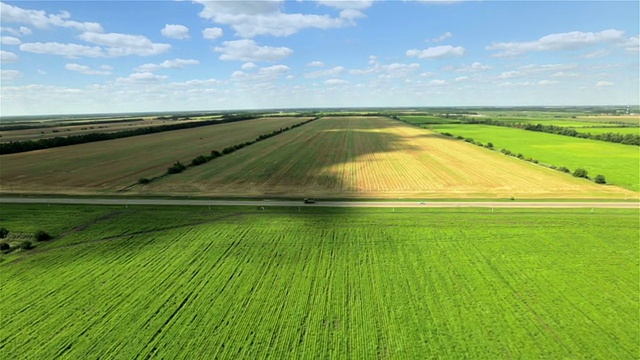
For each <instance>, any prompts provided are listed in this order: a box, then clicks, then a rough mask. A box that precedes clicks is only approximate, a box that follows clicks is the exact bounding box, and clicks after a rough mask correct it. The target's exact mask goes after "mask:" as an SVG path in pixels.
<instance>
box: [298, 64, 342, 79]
mask: <svg viewBox="0 0 640 360" xmlns="http://www.w3.org/2000/svg"><path fill="white" fill-rule="evenodd" d="M346 70H347V69H345V68H344V67H342V66H336V67H334V68H331V69H326V70H318V71H312V72H308V73H306V74H304V77H305V78H307V79H313V78H318V77H336V76H340V75H342V74H343V73H344V72H345V71H346Z"/></svg>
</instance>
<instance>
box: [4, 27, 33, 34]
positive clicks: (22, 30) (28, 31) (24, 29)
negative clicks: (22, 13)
mask: <svg viewBox="0 0 640 360" xmlns="http://www.w3.org/2000/svg"><path fill="white" fill-rule="evenodd" d="M0 32H6V33H9V34H11V35H15V36H23V35H31V33H32V31H31V29H29V28H28V27H26V26H20V28H19V29H17V30H16V29H14V28H11V27H4V26H0Z"/></svg>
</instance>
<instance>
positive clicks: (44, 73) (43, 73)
mask: <svg viewBox="0 0 640 360" xmlns="http://www.w3.org/2000/svg"><path fill="white" fill-rule="evenodd" d="M38 74H39V75H46V74H47V72H46V71H44V70H42V69H38Z"/></svg>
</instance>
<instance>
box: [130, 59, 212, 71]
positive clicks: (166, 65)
mask: <svg viewBox="0 0 640 360" xmlns="http://www.w3.org/2000/svg"><path fill="white" fill-rule="evenodd" d="M198 64H200V62H199V61H198V60H193V59H173V60H165V61H163V62H161V63H160V64H143V65H140V66H138V67H137V68H136V69H135V70H136V71H138V72H154V71H157V70H160V69H182V68H184V67H185V66H187V65H198Z"/></svg>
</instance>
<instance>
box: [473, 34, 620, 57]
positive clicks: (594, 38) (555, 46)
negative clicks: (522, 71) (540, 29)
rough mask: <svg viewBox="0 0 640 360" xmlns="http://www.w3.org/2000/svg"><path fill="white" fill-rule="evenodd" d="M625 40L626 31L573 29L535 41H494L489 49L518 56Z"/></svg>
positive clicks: (497, 54) (499, 53) (501, 53)
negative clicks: (582, 30)
mask: <svg viewBox="0 0 640 360" xmlns="http://www.w3.org/2000/svg"><path fill="white" fill-rule="evenodd" d="M623 41H625V38H624V31H621V30H616V29H608V30H603V31H600V32H581V31H572V32H567V33H558V34H550V35H546V36H543V37H541V38H539V39H538V40H534V41H526V42H506V43H504V42H503V43H494V44H491V45H489V46H487V47H486V49H487V50H498V52H497V53H496V54H494V56H498V57H500V56H516V55H521V54H524V53H527V52H532V51H562V50H580V49H584V48H586V47H589V46H594V45H599V44H606V43H620V42H623Z"/></svg>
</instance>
